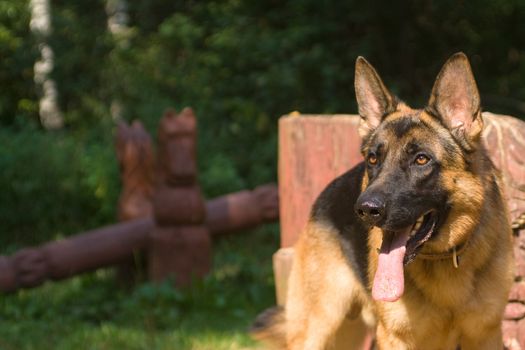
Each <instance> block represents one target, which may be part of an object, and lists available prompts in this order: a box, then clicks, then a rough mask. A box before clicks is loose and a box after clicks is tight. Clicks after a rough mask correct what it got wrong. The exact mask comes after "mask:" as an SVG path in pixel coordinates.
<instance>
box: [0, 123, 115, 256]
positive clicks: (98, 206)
mask: <svg viewBox="0 0 525 350" xmlns="http://www.w3.org/2000/svg"><path fill="white" fill-rule="evenodd" d="M107 136H110V133H109V132H107ZM110 144H111V143H110V139H109V140H108V137H102V138H101V139H90V138H89V137H84V138H80V137H72V136H71V135H69V134H67V133H46V132H43V131H42V130H38V129H21V130H17V131H13V130H10V129H5V130H1V129H0V168H1V169H2V171H1V172H0V188H2V196H0V198H1V200H0V222H2V230H1V232H2V234H1V235H0V241H1V242H2V244H3V245H4V247H5V245H6V244H11V245H19V244H34V243H38V242H42V241H45V240H49V239H52V238H56V237H59V236H63V235H70V234H72V233H76V232H77V231H81V230H85V229H87V228H94V227H96V226H99V225H101V224H103V223H108V222H111V221H113V220H114V218H115V210H116V207H115V203H116V198H117V196H118V193H119V184H118V177H117V164H116V160H115V157H114V154H113V149H112V147H111V146H108V145H110Z"/></svg>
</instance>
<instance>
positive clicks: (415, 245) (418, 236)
mask: <svg viewBox="0 0 525 350" xmlns="http://www.w3.org/2000/svg"><path fill="white" fill-rule="evenodd" d="M436 223H437V215H436V213H435V211H429V212H427V213H426V214H423V215H421V216H420V217H419V218H418V219H417V220H416V222H415V223H414V224H412V225H411V226H408V227H406V228H404V229H402V230H399V231H396V232H390V231H386V232H384V234H383V242H382V244H381V249H380V251H379V257H378V260H377V270H376V274H375V277H374V282H373V285H372V296H373V298H374V299H376V300H381V301H396V300H398V299H399V298H400V297H401V296H402V295H403V292H404V285H405V280H404V266H405V265H407V264H409V263H410V262H412V261H413V260H414V259H415V258H416V256H417V253H418V252H419V251H420V249H421V247H422V246H423V244H424V243H425V242H426V241H428V240H429V239H430V238H431V237H432V235H433V234H434V231H435V228H436Z"/></svg>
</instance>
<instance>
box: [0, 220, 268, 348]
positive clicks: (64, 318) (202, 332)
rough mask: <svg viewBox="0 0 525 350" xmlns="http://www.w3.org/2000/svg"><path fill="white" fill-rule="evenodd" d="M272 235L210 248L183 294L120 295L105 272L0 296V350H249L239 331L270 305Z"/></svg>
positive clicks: (143, 288)
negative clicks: (206, 268)
mask: <svg viewBox="0 0 525 350" xmlns="http://www.w3.org/2000/svg"><path fill="white" fill-rule="evenodd" d="M277 231H278V230H277V226H273V225H272V226H267V227H264V228H261V229H259V230H255V231H252V232H246V233H244V234H240V235H236V236H232V237H226V238H223V239H221V240H219V241H218V242H215V243H214V269H213V272H212V273H211V274H210V276H209V277H208V278H207V279H205V280H204V281H198V282H195V283H194V285H193V286H192V287H190V288H188V289H186V290H176V289H174V288H172V287H171V285H170V284H169V283H165V284H161V285H153V284H148V283H145V284H141V285H138V286H136V287H135V288H132V289H128V290H126V289H123V288H120V287H118V286H117V283H116V282H115V279H114V274H113V271H112V270H110V269H107V270H99V271H97V272H94V273H90V274H85V275H83V276H79V277H75V278H73V279H70V280H66V281H62V282H49V283H47V284H45V285H44V286H42V287H39V288H36V289H32V290H23V291H19V292H17V293H15V294H11V295H5V296H2V297H1V300H0V349H7V350H9V349H57V350H59V349H195V350H200V349H210V350H211V349H217V350H220V349H228V350H230V349H232V350H235V349H253V348H255V347H256V344H254V343H253V341H251V340H250V338H249V337H248V335H247V333H246V329H247V328H248V326H249V324H250V322H251V321H252V320H253V318H254V317H255V315H256V314H257V313H258V312H260V311H261V310H262V309H264V308H265V307H268V306H269V305H272V304H273V303H274V302H275V301H274V289H273V288H274V284H273V277H272V270H271V256H272V254H273V252H274V251H275V250H276V249H277V247H278V232H277Z"/></svg>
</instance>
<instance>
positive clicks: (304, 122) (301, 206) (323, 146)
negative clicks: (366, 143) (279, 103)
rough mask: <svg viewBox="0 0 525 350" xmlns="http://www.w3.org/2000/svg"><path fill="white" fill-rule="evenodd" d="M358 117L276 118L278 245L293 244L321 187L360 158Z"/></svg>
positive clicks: (308, 116)
mask: <svg viewBox="0 0 525 350" xmlns="http://www.w3.org/2000/svg"><path fill="white" fill-rule="evenodd" d="M358 119H359V118H358V117H357V116H350V115H330V116H327V115H326V116H320V115H301V116H293V115H292V116H284V117H283V118H281V119H280V120H279V200H280V220H281V247H290V246H292V245H293V244H294V243H295V241H296V240H297V237H298V235H299V233H300V232H301V229H302V228H303V227H304V225H305V224H306V221H307V219H308V214H309V213H310V208H311V206H312V203H313V201H314V200H315V198H316V197H317V196H318V195H319V193H320V192H321V191H322V190H323V189H324V187H325V186H326V185H327V184H328V183H329V182H330V181H332V180H333V179H334V178H335V177H337V176H338V175H341V174H342V173H344V172H345V171H346V170H348V169H350V168H351V167H353V166H354V165H356V164H357V163H358V162H360V161H361V159H362V157H361V153H360V152H359V146H360V143H361V139H360V138H359V135H358V133H357V124H358Z"/></svg>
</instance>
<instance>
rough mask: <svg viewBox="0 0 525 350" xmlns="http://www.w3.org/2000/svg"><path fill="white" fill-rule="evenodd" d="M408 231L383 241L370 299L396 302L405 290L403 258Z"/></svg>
mask: <svg viewBox="0 0 525 350" xmlns="http://www.w3.org/2000/svg"><path fill="white" fill-rule="evenodd" d="M409 233H410V229H407V230H406V232H398V233H396V234H395V235H394V236H393V237H389V238H387V240H386V241H385V240H384V239H383V244H382V245H381V252H380V253H379V260H378V264H377V270H376V274H375V277H374V283H373V285H372V297H373V298H374V299H375V300H381V301H396V300H398V299H399V298H401V296H402V295H403V291H404V290H405V275H404V273H403V258H404V257H405V250H406V247H405V245H406V243H407V241H408V236H409Z"/></svg>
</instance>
